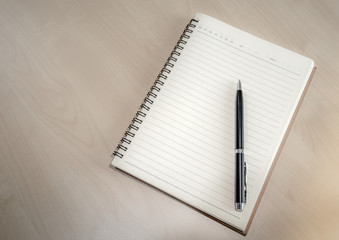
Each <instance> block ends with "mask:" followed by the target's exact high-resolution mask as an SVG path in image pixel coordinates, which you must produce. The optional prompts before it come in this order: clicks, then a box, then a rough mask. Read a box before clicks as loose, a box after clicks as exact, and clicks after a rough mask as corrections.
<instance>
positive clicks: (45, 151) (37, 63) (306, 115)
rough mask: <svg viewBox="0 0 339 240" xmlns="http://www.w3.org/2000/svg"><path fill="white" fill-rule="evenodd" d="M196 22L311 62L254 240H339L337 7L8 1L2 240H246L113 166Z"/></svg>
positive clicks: (3, 37)
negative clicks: (198, 16) (205, 20)
mask: <svg viewBox="0 0 339 240" xmlns="http://www.w3.org/2000/svg"><path fill="white" fill-rule="evenodd" d="M196 12H203V13H206V14H208V15H211V16H213V17H215V18H218V19H220V20H223V21H225V22H227V23H228V24H231V25H233V26H235V27H237V28H240V29H243V30H245V31H247V32H250V33H252V34H254V35H257V36H259V37H261V38H264V39H267V40H268V41H271V42H273V43H276V44H278V45H281V46H283V47H286V48H288V49H291V50H293V51H296V52H298V53H300V54H302V55H305V56H308V57H310V58H312V59H314V61H315V64H316V66H317V67H318V70H317V72H316V75H315V77H314V79H313V81H312V83H311V85H310V88H309V90H308V93H307V95H306V98H305V99H304V102H303V104H302V106H301V109H300V112H299V115H298V116H297V119H296V121H295V123H294V126H293V128H292V130H291V133H290V135H289V137H288V140H287V142H286V144H285V147H284V149H283V152H282V154H281V156H280V158H279V161H278V164H277V166H276V167H275V170H274V172H273V175H272V178H271V181H270V183H269V184H268V187H267V189H266V192H265V194H264V197H263V199H262V202H261V204H260V206H259V208H258V211H257V214H256V216H255V218H254V221H253V223H252V226H251V228H250V231H249V233H248V235H247V237H246V238H247V239H258V240H259V239H260V240H262V239H275V240H276V239H339V81H338V78H339V60H338V59H339V2H338V1H335V0H332V1H330V0H328V1H306V0H305V1H292V0H291V1H278V0H277V1H239V0H234V1H203V0H201V1H180V0H176V1H173V0H172V1H155V0H148V1H137V0H135V1H130V0H121V1H114V0H92V1H90V0H83V1H74V0H73V1H66V0H54V1H53V0H50V1H44V0H32V1H26V0H21V1H20V0H7V1H6V0H2V1H0V101H1V104H0V239H42V240H45V239H72V240H74V239H82V240H83V239H244V237H243V236H241V235H240V234H238V233H236V232H234V231H232V230H230V229H229V228H226V227H224V226H223V225H221V224H219V223H217V222H215V221H213V220H211V219H209V218H207V217H205V216H203V215H202V214H200V213H198V212H196V211H194V210H192V209H191V208H189V207H187V206H185V205H183V204H182V203H180V202H178V201H176V200H173V199H172V198H169V197H168V196H166V195H164V194H161V193H159V192H158V191H155V190H154V189H152V188H150V187H148V186H145V185H143V184H141V183H140V182H138V181H135V180H134V179H131V178H129V177H126V176H124V175H122V174H120V173H119V172H117V171H113V170H112V169H110V168H109V163H110V161H111V158H110V155H111V153H112V151H113V149H114V147H115V145H116V144H117V143H118V141H119V139H120V137H121V135H122V133H123V132H124V131H125V129H126V127H127V125H128V123H129V121H130V120H131V118H132V116H133V115H134V113H135V111H136V109H137V108H138V106H139V105H140V103H141V101H142V99H143V98H144V96H145V94H146V92H147V91H148V89H149V87H150V86H151V85H152V83H153V81H154V80H155V78H156V76H157V74H158V72H159V70H160V69H161V67H162V65H163V64H164V62H165V60H166V59H167V57H168V55H169V53H170V51H171V50H172V48H173V46H174V44H175V43H176V41H177V39H178V37H179V36H180V34H181V32H182V30H183V29H184V27H185V26H186V24H187V22H188V21H189V19H190V18H191V17H193V16H194V14H195V13H196Z"/></svg>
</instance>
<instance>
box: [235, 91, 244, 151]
mask: <svg viewBox="0 0 339 240" xmlns="http://www.w3.org/2000/svg"><path fill="white" fill-rule="evenodd" d="M235 115H236V119H235V124H236V126H235V129H236V133H235V138H236V139H235V149H243V148H244V129H243V126H244V110H243V98H242V91H241V90H238V91H237V96H236V114H235Z"/></svg>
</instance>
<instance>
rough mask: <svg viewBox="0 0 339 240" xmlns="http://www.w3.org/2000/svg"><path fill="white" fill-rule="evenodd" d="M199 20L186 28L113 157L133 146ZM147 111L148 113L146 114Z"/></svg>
mask: <svg viewBox="0 0 339 240" xmlns="http://www.w3.org/2000/svg"><path fill="white" fill-rule="evenodd" d="M197 22H198V20H195V19H192V20H191V21H190V22H189V23H188V24H187V26H186V28H185V30H184V32H183V33H182V34H181V36H180V38H179V41H178V42H177V44H176V45H175V47H174V49H173V51H172V52H171V54H170V56H169V57H168V59H167V61H166V63H165V65H164V67H163V68H162V69H161V71H160V73H159V74H158V76H157V79H156V80H155V82H154V83H153V86H152V87H151V89H150V90H149V91H148V93H147V95H146V97H145V98H144V100H143V102H142V103H141V105H140V107H139V110H138V111H137V113H136V114H135V116H134V117H133V119H132V121H131V123H130V124H129V126H128V129H127V130H126V131H125V133H124V135H123V137H122V138H121V139H120V142H119V144H118V146H117V147H116V149H115V150H114V152H113V154H112V157H115V156H117V157H119V158H123V156H124V154H123V153H121V151H120V150H122V151H127V149H128V145H129V144H131V142H132V139H133V138H134V136H135V134H136V132H137V131H138V130H139V125H140V124H142V121H143V120H142V118H145V117H146V115H147V113H146V112H147V111H149V110H150V108H151V106H150V105H152V104H153V102H154V99H155V98H157V94H156V92H160V90H161V86H163V85H164V83H165V81H166V79H167V76H168V75H167V74H170V73H171V69H170V68H173V67H174V65H175V62H176V61H177V60H178V57H179V56H180V54H181V53H180V51H181V50H183V49H184V45H186V44H187V40H188V39H189V38H190V35H189V34H191V33H193V30H192V29H193V28H195V27H196V25H195V23H197ZM145 111H146V112H145Z"/></svg>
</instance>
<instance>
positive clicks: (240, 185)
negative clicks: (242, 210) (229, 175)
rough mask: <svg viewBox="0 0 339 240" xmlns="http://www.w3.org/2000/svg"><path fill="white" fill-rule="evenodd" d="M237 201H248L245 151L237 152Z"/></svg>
mask: <svg viewBox="0 0 339 240" xmlns="http://www.w3.org/2000/svg"><path fill="white" fill-rule="evenodd" d="M235 158H236V159H235V202H236V203H246V164H245V161H244V154H243V153H236V154H235Z"/></svg>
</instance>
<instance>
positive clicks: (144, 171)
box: [111, 13, 315, 234]
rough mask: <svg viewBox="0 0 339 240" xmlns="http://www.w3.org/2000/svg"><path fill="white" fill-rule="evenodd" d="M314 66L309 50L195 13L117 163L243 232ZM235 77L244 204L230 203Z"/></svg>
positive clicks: (127, 134)
mask: <svg viewBox="0 0 339 240" xmlns="http://www.w3.org/2000/svg"><path fill="white" fill-rule="evenodd" d="M314 69H315V68H314V63H313V61H312V60H311V59H309V58H306V57H304V56H301V55H299V54H297V53H294V52H292V51H289V50H287V49H284V48H282V47H279V46H277V45H275V44H272V43H270V42H267V41H265V40H263V39H260V38H258V37H255V36H253V35H251V34H249V33H246V32H244V31H242V30H239V29H237V28H234V27H232V26H230V25H228V24H226V23H224V22H221V21H219V20H217V19H214V18H212V17H209V16H207V15H204V14H200V13H198V14H196V15H195V17H194V18H193V19H192V20H191V21H190V22H189V23H188V25H187V27H186V28H185V29H184V31H183V34H182V35H181V36H180V38H179V41H178V42H177V44H176V46H175V47H174V50H173V51H172V52H171V53H170V55H169V58H168V59H167V61H166V63H165V64H164V67H163V68H162V69H161V71H160V73H159V75H158V77H157V78H156V80H155V82H154V84H153V86H151V88H150V90H149V92H148V93H147V94H146V97H145V99H144V101H143V102H142V104H141V106H140V109H138V110H137V111H136V114H135V117H134V118H133V119H132V121H131V123H130V124H129V126H128V128H127V130H126V132H125V134H124V136H123V137H122V138H121V140H120V142H119V144H118V145H117V147H116V149H115V151H114V152H113V155H112V156H113V160H112V163H111V167H113V168H116V169H118V170H121V171H123V172H124V173H127V174H129V175H131V176H133V177H135V178H137V179H139V180H141V181H142V182H145V183H147V184H149V185H150V186H152V187H154V188H156V189H158V190H160V191H162V192H165V193H167V194H168V195H170V196H172V197H174V198H175V199H177V200H179V201H181V202H183V203H185V204H187V205H189V206H191V207H193V208H194V209H196V210H198V211H199V212H201V213H203V214H205V215H206V216H209V217H211V218H212V219H214V220H216V221H218V222H220V223H223V224H225V225H227V226H229V227H231V228H232V229H234V230H236V231H238V232H240V233H242V234H246V233H247V231H248V229H249V226H250V223H251V221H252V218H253V216H254V213H255V211H256V208H257V206H258V204H259V202H260V199H261V196H262V194H263V191H264V188H265V186H266V184H267V181H268V178H269V176H270V174H271V171H272V169H273V166H274V163H275V160H276V159H277V156H278V154H279V152H280V151H281V149H282V145H283V143H284V141H285V139H286V136H287V133H288V130H289V128H290V127H291V124H292V122H293V119H294V118H295V115H296V112H297V110H298V107H299V106H300V103H301V101H302V99H303V96H304V94H305V92H306V89H307V86H308V84H309V83H310V79H311V77H312V75H313V73H314ZM238 80H241V83H242V89H243V95H244V132H245V135H244V146H245V160H246V162H247V172H248V174H247V176H248V179H247V183H248V185H247V189H248V190H247V204H246V206H245V209H244V211H243V212H237V211H235V207H234V171H235V153H234V150H235V149H234V148H235V146H234V145H235V95H236V85H237V82H238Z"/></svg>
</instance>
